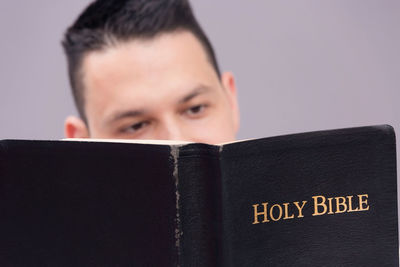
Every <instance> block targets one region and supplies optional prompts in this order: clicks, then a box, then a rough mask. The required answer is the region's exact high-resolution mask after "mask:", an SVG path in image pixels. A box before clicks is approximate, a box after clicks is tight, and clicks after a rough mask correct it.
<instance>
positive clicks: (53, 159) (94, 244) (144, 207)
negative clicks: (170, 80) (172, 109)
mask: <svg viewBox="0 0 400 267" xmlns="http://www.w3.org/2000/svg"><path fill="white" fill-rule="evenodd" d="M396 178H397V177H396V151H395V136H394V131H393V129H392V128H391V127H390V126H373V127H360V128H350V129H341V130H331V131H319V132H311V133H303V134H295V135H287V136H279V137H271V138H264V139H258V140H251V141H244V142H238V143H232V144H227V145H224V146H222V147H219V146H211V145H205V144H189V145H183V146H168V145H144V144H126V143H103V142H72V141H24V140H3V141H0V266H17V267H18V266H180V267H187V266H189V267H191V266H194V267H196V266H199V267H200V266H201V267H202V266H204V267H205V266H207V267H214V266H215V267H217V266H224V267H228V266H229V267H235V266H240V267H244V266H251V267H257V266H300V267H301V266H363V267H364V266H398V263H399V262H398V260H399V246H398V226H397V225H398V217H397V190H396V189H397V184H396ZM322 196H323V197H324V198H325V202H324V203H325V205H326V210H325V213H324V208H323V207H324V206H323V205H322V204H318V201H322ZM313 197H316V199H314V198H313ZM336 198H337V199H336ZM329 199H330V200H329ZM303 201H307V202H306V203H305V204H304V206H303V207H302V209H301V214H300V212H299V208H296V204H295V202H297V204H298V205H302V203H304V202H303ZM314 201H317V205H316V203H314ZM329 201H330V202H329ZM336 201H338V203H339V204H337V203H336ZM340 201H345V204H340ZM350 202H351V204H350ZM266 203H267V204H266ZM329 203H330V204H329ZM263 205H265V207H266V210H268V212H267V213H265V214H266V216H267V217H265V215H264V213H262V211H263V207H264V206H263ZM344 205H345V206H344ZM255 206H256V207H257V208H255ZM315 206H317V207H318V209H317V210H315ZM344 207H346V209H345V211H343V209H344ZM271 208H272V211H271ZM357 208H358V209H359V210H357ZM367 208H368V209H367ZM341 209H342V210H341ZM255 211H257V212H258V215H255ZM342 211H343V212H342ZM348 211H351V212H348ZM318 213H321V214H318ZM322 213H323V214H322ZM300 215H301V216H300ZM313 215H314V216H313ZM256 218H257V219H256Z"/></svg>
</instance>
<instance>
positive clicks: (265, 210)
mask: <svg viewBox="0 0 400 267" xmlns="http://www.w3.org/2000/svg"><path fill="white" fill-rule="evenodd" d="M262 205H263V207H264V211H261V212H258V206H259V205H258V204H254V205H253V208H254V221H253V224H258V223H260V222H259V221H258V216H260V215H264V220H263V221H262V222H263V223H265V222H269V220H268V216H267V206H268V202H265V203H262Z"/></svg>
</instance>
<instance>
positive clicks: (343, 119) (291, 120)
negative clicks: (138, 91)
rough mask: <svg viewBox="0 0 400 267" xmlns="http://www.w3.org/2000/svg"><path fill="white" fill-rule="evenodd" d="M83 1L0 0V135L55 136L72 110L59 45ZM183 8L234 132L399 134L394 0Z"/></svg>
mask: <svg viewBox="0 0 400 267" xmlns="http://www.w3.org/2000/svg"><path fill="white" fill-rule="evenodd" d="M89 2H90V1H88V0H69V1H61V2H60V1H52V0H36V1H23V2H22V1H3V2H2V3H1V9H0V33H1V42H0V53H1V61H0V81H1V86H0V88H1V89H0V90H1V94H0V139H4V138H24V139H60V138H63V122H64V118H65V117H66V116H67V115H69V114H76V111H75V107H74V105H73V102H72V97H71V94H70V89H69V84H68V80H67V70H66V60H65V57H64V54H63V51H62V48H61V45H60V41H61V39H62V36H63V33H64V31H65V29H66V28H67V26H69V25H70V24H71V23H72V22H73V21H74V20H75V18H76V17H77V15H78V14H79V13H80V12H81V11H82V9H83V8H84V7H85V6H86V5H87V4H88V3H89ZM192 5H193V8H194V11H195V13H196V15H197V17H198V19H199V21H200V23H201V24H202V26H203V27H204V29H205V31H206V33H207V34H208V35H209V37H210V39H211V42H212V43H213V45H214V48H215V50H216V52H217V56H218V59H219V62H220V65H221V68H222V69H223V70H230V71H232V72H233V73H234V74H235V76H236V82H237V86H238V89H239V104H240V108H241V129H240V132H239V135H238V138H240V139H243V138H255V137H265V136H273V135H280V134H287V133H295V132H304V131H313V130H322V129H332V128H342V127H353V126H362V125H372V124H391V125H392V126H393V127H394V128H395V129H396V130H397V131H398V132H399V133H400V105H399V104H398V103H399V100H400V52H399V49H400V1H398V0H358V1H356V0H350V1H349V0H328V1H320V0H302V1H290V2H289V1H272V0H268V1H267V0H264V1H241V0H219V1H212V0H192ZM398 150H400V146H398ZM398 155H399V154H398ZM398 158H400V157H398ZM399 162H400V161H399Z"/></svg>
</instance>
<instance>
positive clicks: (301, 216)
mask: <svg viewBox="0 0 400 267" xmlns="http://www.w3.org/2000/svg"><path fill="white" fill-rule="evenodd" d="M302 203H303V204H302V205H301V207H300V206H299V202H297V201H296V202H293V204H294V205H295V206H296V207H297V209H298V211H299V216H297V218H303V217H304V215H303V208H304V205H305V204H306V203H307V201H305V200H303V202H302Z"/></svg>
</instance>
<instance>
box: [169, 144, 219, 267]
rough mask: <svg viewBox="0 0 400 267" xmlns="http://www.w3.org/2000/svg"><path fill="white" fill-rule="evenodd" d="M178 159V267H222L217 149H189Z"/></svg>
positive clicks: (188, 147)
mask: <svg viewBox="0 0 400 267" xmlns="http://www.w3.org/2000/svg"><path fill="white" fill-rule="evenodd" d="M178 154H179V155H178V157H177V158H176V160H177V161H176V164H177V165H176V166H177V169H176V172H175V176H176V185H177V212H178V214H177V225H178V230H177V231H176V234H177V235H176V240H177V246H178V259H179V260H178V262H179V266H181V267H182V266H207V267H212V266H221V262H220V259H221V253H220V251H221V238H220V237H219V235H220V234H221V231H220V226H221V206H220V200H219V198H220V192H221V190H220V177H219V175H220V171H219V158H218V148H217V147H213V146H207V145H199V144H196V145H188V146H183V147H181V148H180V149H179V152H178Z"/></svg>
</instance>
